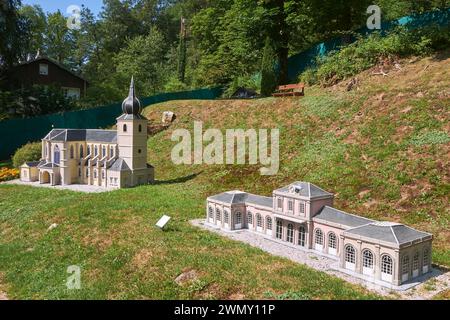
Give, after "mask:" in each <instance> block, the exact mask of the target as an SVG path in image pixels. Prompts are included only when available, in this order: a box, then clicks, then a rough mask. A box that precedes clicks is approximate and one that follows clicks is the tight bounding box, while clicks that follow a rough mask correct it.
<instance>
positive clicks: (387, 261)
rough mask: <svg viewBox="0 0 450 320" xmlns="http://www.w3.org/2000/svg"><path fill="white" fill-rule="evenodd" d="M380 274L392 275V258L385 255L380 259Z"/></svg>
mask: <svg viewBox="0 0 450 320" xmlns="http://www.w3.org/2000/svg"><path fill="white" fill-rule="evenodd" d="M381 273H385V274H390V275H391V274H392V258H391V257H390V256H388V255H387V254H385V255H383V256H382V257H381Z"/></svg>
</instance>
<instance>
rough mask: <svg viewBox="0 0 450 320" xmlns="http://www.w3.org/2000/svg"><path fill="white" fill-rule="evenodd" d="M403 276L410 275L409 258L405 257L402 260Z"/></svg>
mask: <svg viewBox="0 0 450 320" xmlns="http://www.w3.org/2000/svg"><path fill="white" fill-rule="evenodd" d="M402 274H409V256H408V255H405V256H403V260H402Z"/></svg>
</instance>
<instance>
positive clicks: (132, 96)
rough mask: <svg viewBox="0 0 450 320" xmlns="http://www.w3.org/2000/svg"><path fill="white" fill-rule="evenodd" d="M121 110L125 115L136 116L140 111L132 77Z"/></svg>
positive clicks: (139, 103)
mask: <svg viewBox="0 0 450 320" xmlns="http://www.w3.org/2000/svg"><path fill="white" fill-rule="evenodd" d="M122 112H123V113H124V114H126V115H135V116H138V115H140V114H141V112H142V107H141V102H140V101H139V99H138V98H137V97H136V93H135V90H134V77H132V78H131V83H130V91H129V93H128V97H126V98H125V100H124V101H123V103H122Z"/></svg>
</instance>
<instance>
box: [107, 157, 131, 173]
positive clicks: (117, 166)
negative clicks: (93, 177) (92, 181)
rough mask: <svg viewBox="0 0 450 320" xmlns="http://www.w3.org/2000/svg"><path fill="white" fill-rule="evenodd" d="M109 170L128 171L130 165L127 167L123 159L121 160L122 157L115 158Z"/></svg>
mask: <svg viewBox="0 0 450 320" xmlns="http://www.w3.org/2000/svg"><path fill="white" fill-rule="evenodd" d="M109 170H111V171H129V170H130V167H128V165H127V163H126V162H125V160H123V159H122V158H117V160H116V161H114V163H113V164H112V165H111V167H110V168H109Z"/></svg>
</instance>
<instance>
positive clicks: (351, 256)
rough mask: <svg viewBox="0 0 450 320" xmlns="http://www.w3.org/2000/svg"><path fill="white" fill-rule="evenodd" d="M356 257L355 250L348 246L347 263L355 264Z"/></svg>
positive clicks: (346, 251) (346, 250)
mask: <svg viewBox="0 0 450 320" xmlns="http://www.w3.org/2000/svg"><path fill="white" fill-rule="evenodd" d="M355 261H356V256H355V248H353V246H351V245H348V246H346V247H345V262H348V263H352V264H355Z"/></svg>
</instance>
